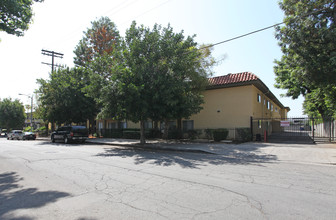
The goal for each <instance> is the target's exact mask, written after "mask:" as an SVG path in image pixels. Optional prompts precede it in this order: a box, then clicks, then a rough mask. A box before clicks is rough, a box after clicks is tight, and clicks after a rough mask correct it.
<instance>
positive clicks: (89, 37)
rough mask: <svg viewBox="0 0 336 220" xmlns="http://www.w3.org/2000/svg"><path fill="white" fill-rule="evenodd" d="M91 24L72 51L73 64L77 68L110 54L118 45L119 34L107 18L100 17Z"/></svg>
mask: <svg viewBox="0 0 336 220" xmlns="http://www.w3.org/2000/svg"><path fill="white" fill-rule="evenodd" d="M91 24H92V27H91V28H89V29H88V30H87V31H86V32H84V37H83V38H82V39H81V40H80V41H79V43H78V45H77V46H76V48H75V50H74V53H75V55H76V56H75V57H74V63H75V64H76V65H77V66H85V65H87V64H88V63H89V62H91V61H92V60H94V59H95V57H97V56H100V55H103V54H104V53H107V54H111V53H112V51H113V50H114V49H115V48H116V47H118V45H119V41H120V36H119V32H118V30H117V27H116V25H115V24H114V23H113V22H112V21H111V20H110V19H109V18H108V17H101V18H100V19H99V20H97V21H93V22H91Z"/></svg>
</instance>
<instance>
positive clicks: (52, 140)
mask: <svg viewBox="0 0 336 220" xmlns="http://www.w3.org/2000/svg"><path fill="white" fill-rule="evenodd" d="M51 142H53V143H55V138H54V135H51Z"/></svg>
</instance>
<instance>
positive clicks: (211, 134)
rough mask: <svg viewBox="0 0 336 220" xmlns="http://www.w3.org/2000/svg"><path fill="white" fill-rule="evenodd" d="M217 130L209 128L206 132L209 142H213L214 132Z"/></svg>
mask: <svg viewBox="0 0 336 220" xmlns="http://www.w3.org/2000/svg"><path fill="white" fill-rule="evenodd" d="M214 130H215V129H210V128H207V129H205V130H204V132H205V136H206V138H207V139H208V140H213V132H214Z"/></svg>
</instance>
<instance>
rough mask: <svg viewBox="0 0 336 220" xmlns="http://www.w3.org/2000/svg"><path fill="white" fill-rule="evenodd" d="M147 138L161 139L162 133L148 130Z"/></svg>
mask: <svg viewBox="0 0 336 220" xmlns="http://www.w3.org/2000/svg"><path fill="white" fill-rule="evenodd" d="M145 136H146V138H161V131H160V130H159V129H154V128H151V129H147V130H145Z"/></svg>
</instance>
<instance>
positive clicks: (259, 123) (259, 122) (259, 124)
mask: <svg viewBox="0 0 336 220" xmlns="http://www.w3.org/2000/svg"><path fill="white" fill-rule="evenodd" d="M258 128H261V120H258Z"/></svg>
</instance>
